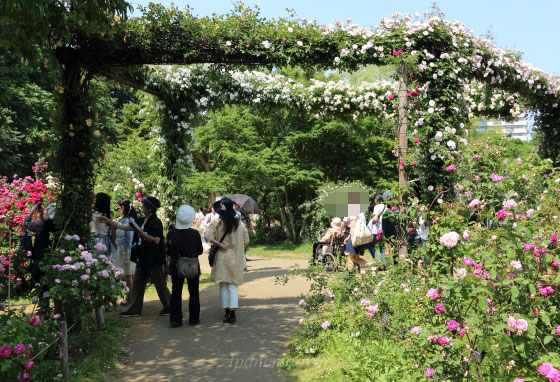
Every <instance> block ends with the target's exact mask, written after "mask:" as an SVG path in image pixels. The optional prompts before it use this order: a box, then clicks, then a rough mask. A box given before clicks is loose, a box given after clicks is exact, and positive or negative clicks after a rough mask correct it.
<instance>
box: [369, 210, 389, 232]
mask: <svg viewBox="0 0 560 382" xmlns="http://www.w3.org/2000/svg"><path fill="white" fill-rule="evenodd" d="M385 212H387V209H386V208H385V204H383V203H380V204H377V205H376V206H375V207H373V216H375V215H377V223H374V222H373V218H371V220H370V221H369V223H368V225H367V227H368V228H369V230H370V231H371V233H372V234H374V235H377V231H378V230H380V229H381V222H382V221H383V215H384V214H385Z"/></svg>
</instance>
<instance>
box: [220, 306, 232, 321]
mask: <svg viewBox="0 0 560 382" xmlns="http://www.w3.org/2000/svg"><path fill="white" fill-rule="evenodd" d="M230 313H231V310H230V309H229V308H226V315H225V316H224V319H223V320H222V322H223V323H224V324H226V323H227V322H228V320H229V315H230Z"/></svg>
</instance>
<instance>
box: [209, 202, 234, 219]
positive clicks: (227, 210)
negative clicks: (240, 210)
mask: <svg viewBox="0 0 560 382" xmlns="http://www.w3.org/2000/svg"><path fill="white" fill-rule="evenodd" d="M212 207H213V208H214V211H215V212H216V213H217V214H218V215H220V216H221V217H229V218H232V217H234V216H236V215H237V212H235V210H234V209H233V200H231V199H228V198H222V199H220V200H218V201H217V202H216V203H214V205H213V206H212Z"/></svg>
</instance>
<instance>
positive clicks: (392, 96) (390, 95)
mask: <svg viewBox="0 0 560 382" xmlns="http://www.w3.org/2000/svg"><path fill="white" fill-rule="evenodd" d="M387 98H389V99H390V100H393V99H394V98H395V96H394V95H392V94H389V95H388V96H387Z"/></svg>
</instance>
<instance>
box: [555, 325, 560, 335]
mask: <svg viewBox="0 0 560 382" xmlns="http://www.w3.org/2000/svg"><path fill="white" fill-rule="evenodd" d="M556 335H558V336H560V326H557V327H556Z"/></svg>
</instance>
